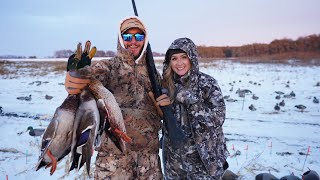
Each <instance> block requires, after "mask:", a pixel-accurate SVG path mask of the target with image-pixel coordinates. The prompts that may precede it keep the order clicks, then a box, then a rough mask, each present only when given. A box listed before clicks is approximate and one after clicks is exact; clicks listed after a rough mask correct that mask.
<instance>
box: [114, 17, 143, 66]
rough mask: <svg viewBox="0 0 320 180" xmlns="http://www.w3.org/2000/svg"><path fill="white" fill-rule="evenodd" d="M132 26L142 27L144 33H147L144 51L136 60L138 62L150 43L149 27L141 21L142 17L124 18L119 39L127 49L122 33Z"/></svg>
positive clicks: (121, 44)
mask: <svg viewBox="0 0 320 180" xmlns="http://www.w3.org/2000/svg"><path fill="white" fill-rule="evenodd" d="M130 28H139V29H141V30H142V31H143V32H144V34H145V42H144V46H143V49H142V52H141V54H140V56H139V57H138V58H137V59H136V60H135V62H136V63H138V62H139V60H140V59H141V58H142V57H143V55H144V54H145V52H146V49H147V45H148V34H147V28H146V26H145V25H144V24H143V22H142V21H141V19H140V18H139V17H137V16H130V17H127V18H124V19H123V20H122V21H121V22H120V27H119V33H118V41H119V43H120V46H121V47H122V48H123V49H125V46H124V42H123V38H122V33H123V32H125V31H127V30H128V29H130Z"/></svg>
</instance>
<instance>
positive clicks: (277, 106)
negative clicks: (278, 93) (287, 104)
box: [274, 103, 280, 111]
mask: <svg viewBox="0 0 320 180" xmlns="http://www.w3.org/2000/svg"><path fill="white" fill-rule="evenodd" d="M274 110H276V111H280V106H279V104H278V103H277V104H276V105H275V106H274Z"/></svg>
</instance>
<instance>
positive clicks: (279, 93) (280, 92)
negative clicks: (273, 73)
mask: <svg viewBox="0 0 320 180" xmlns="http://www.w3.org/2000/svg"><path fill="white" fill-rule="evenodd" d="M275 93H276V94H278V95H283V94H284V92H282V91H275Z"/></svg>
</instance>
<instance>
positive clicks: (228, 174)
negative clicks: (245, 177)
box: [222, 169, 238, 180]
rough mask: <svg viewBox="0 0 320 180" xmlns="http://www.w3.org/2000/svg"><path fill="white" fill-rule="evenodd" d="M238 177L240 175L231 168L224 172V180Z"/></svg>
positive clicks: (233, 179) (234, 179) (232, 179)
mask: <svg viewBox="0 0 320 180" xmlns="http://www.w3.org/2000/svg"><path fill="white" fill-rule="evenodd" d="M236 179H238V175H236V174H235V173H234V172H232V171H230V170H228V169H227V170H226V171H225V173H224V174H223V177H222V180H236Z"/></svg>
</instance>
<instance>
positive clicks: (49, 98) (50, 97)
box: [45, 94, 53, 100]
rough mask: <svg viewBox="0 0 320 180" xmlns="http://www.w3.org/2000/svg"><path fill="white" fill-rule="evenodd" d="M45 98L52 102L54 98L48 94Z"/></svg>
mask: <svg viewBox="0 0 320 180" xmlns="http://www.w3.org/2000/svg"><path fill="white" fill-rule="evenodd" d="M45 98H46V99H47V100H51V99H52V98H53V96H49V95H47V94H46V96H45Z"/></svg>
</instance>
